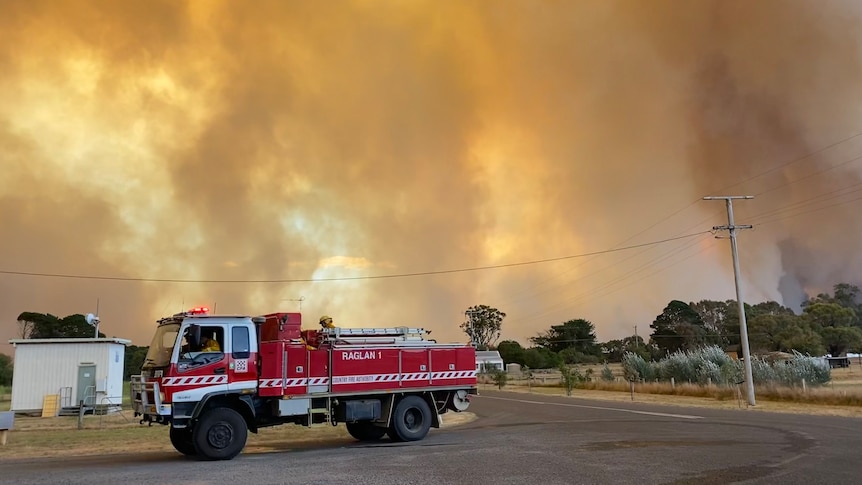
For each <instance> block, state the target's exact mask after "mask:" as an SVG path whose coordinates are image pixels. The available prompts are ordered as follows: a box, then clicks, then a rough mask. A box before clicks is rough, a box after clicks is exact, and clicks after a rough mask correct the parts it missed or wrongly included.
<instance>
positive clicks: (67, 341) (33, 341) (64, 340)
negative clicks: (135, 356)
mask: <svg viewBox="0 0 862 485" xmlns="http://www.w3.org/2000/svg"><path fill="white" fill-rule="evenodd" d="M9 343H10V344H12V345H18V344H121V345H131V343H132V341H131V340H126V339H124V338H13V339H12V340H10V341H9Z"/></svg>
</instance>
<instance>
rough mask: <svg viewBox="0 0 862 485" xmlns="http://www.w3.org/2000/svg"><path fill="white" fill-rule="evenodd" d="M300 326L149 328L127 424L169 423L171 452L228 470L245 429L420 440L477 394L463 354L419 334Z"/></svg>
mask: <svg viewBox="0 0 862 485" xmlns="http://www.w3.org/2000/svg"><path fill="white" fill-rule="evenodd" d="M301 324H302V317H301V314H299V313H271V314H268V315H263V316H256V317H249V316H217V315H209V314H208V310H207V309H206V308H197V309H194V310H192V311H190V312H185V313H179V314H176V315H173V316H171V317H167V318H163V319H161V320H159V322H158V328H157V330H156V334H155V336H154V337H153V340H152V343H151V344H150V348H149V351H148V352H147V356H146V360H145V361H144V365H143V367H142V369H141V374H140V375H138V376H133V377H132V382H131V391H132V394H131V395H132V400H133V408H134V412H135V416H141V423H142V424H143V423H145V422H147V423H149V424H150V425H152V423H160V424H165V425H169V426H170V439H171V443H172V444H173V445H174V448H176V449H177V451H179V452H180V453H183V454H186V455H194V456H198V457H200V458H202V459H205V460H229V459H231V458H233V457H235V456H236V455H237V454H239V453H240V452H241V451H242V449H243V448H244V447H245V443H246V439H247V437H248V431H251V432H253V433H255V432H257V430H258V429H260V428H262V427H265V426H273V425H277V424H284V423H294V424H299V425H303V426H311V425H313V424H320V423H328V424H332V425H336V424H337V423H339V422H341V423H345V424H346V426H347V431H348V432H349V433H350V434H351V436H353V437H354V438H356V439H358V440H361V441H373V440H379V439H382V438H383V436H384V435H388V436H389V438H390V439H392V440H394V441H414V440H421V439H423V438H424V437H425V436H426V434H427V433H428V430H429V428H430V427H439V426H440V415H441V414H443V413H445V412H447V411H456V412H458V411H464V410H465V409H467V406H468V405H469V398H470V396H471V395H472V394H476V352H475V348H474V347H473V346H472V345H470V344H443V343H437V342H436V341H434V340H430V339H428V338H426V335H427V334H428V333H430V332H427V331H425V330H424V329H420V328H407V327H394V328H324V329H321V330H305V331H303V330H301ZM213 342H215V344H214V343H213Z"/></svg>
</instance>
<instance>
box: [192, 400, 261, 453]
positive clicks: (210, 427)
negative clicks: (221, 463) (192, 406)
mask: <svg viewBox="0 0 862 485" xmlns="http://www.w3.org/2000/svg"><path fill="white" fill-rule="evenodd" d="M246 439H248V427H247V426H246V424H245V419H243V417H242V416H241V415H240V414H239V413H238V412H236V411H234V410H233V409H230V408H215V409H211V410H210V411H207V412H206V414H204V415H203V416H202V417H201V418H200V420H199V421H198V423H197V425H196V426H195V427H194V431H193V432H192V441H193V442H194V445H195V451H197V453H198V455H200V457H201V458H204V459H206V460H230V459H231V458H233V457H235V456H236V455H238V454H239V453H240V452H241V451H242V449H243V448H245V442H246Z"/></svg>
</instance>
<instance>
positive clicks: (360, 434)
mask: <svg viewBox="0 0 862 485" xmlns="http://www.w3.org/2000/svg"><path fill="white" fill-rule="evenodd" d="M347 432H348V433H350V436H353V437H354V438H356V439H357V440H359V441H377V440H379V439H380V438H382V437H383V435H385V434H386V428H385V427H383V426H374V423H371V422H369V421H358V422H355V423H347Z"/></svg>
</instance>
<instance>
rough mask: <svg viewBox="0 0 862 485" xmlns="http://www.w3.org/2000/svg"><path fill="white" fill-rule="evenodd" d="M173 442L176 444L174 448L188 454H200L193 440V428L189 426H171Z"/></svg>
mask: <svg viewBox="0 0 862 485" xmlns="http://www.w3.org/2000/svg"><path fill="white" fill-rule="evenodd" d="M171 444H172V445H174V449H176V450H177V451H179V452H180V453H182V454H184V455H186V456H194V455H197V454H198V452H197V451H195V444H194V442H193V441H192V430H190V429H189V428H174V427H173V426H171Z"/></svg>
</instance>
